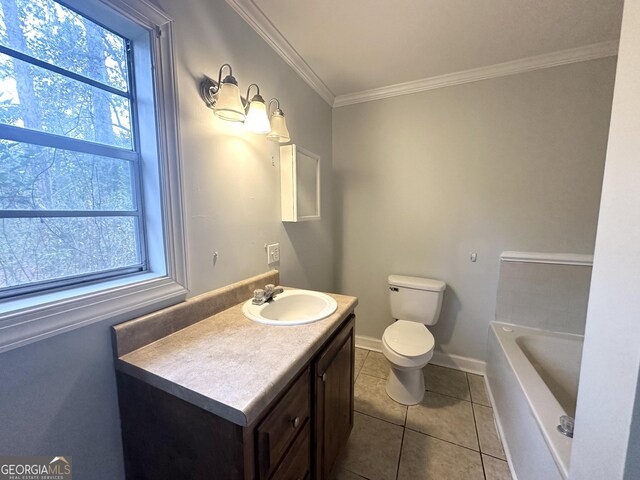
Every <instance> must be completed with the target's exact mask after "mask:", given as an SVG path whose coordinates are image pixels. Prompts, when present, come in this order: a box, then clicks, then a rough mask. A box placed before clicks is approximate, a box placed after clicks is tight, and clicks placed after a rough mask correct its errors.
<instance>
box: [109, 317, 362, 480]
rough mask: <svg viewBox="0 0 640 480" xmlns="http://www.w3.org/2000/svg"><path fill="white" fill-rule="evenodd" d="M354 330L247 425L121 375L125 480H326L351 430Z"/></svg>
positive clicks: (350, 323)
mask: <svg viewBox="0 0 640 480" xmlns="http://www.w3.org/2000/svg"><path fill="white" fill-rule="evenodd" d="M354 325H355V315H353V314H352V315H350V316H349V317H348V318H345V319H344V320H343V322H342V323H341V325H340V327H339V328H338V330H337V331H336V332H335V333H334V334H333V335H332V336H331V337H330V338H329V339H328V340H327V342H325V343H324V344H323V345H322V346H321V347H320V349H319V350H318V352H316V354H315V355H314V356H313V358H312V360H311V361H310V362H309V363H308V364H307V365H305V366H304V368H302V370H301V371H299V372H298V374H297V375H296V376H295V378H294V379H293V380H292V381H291V382H290V383H289V384H288V385H287V386H286V387H285V388H284V389H283V391H282V392H280V395H278V396H277V398H276V399H275V400H274V401H273V402H272V403H271V405H269V406H268V407H267V408H266V409H265V410H264V413H263V414H262V415H261V416H260V417H259V418H258V419H257V420H256V421H255V422H254V423H253V424H251V425H248V426H246V427H242V426H238V425H235V424H233V423H232V422H230V421H228V420H225V419H223V418H221V417H219V416H217V415H214V414H213V413H211V412H208V411H206V410H203V409H201V408H199V407H197V406H195V405H193V404H191V403H189V402H187V401H185V400H182V399H180V398H177V397H175V396H173V395H171V394H169V393H167V392H165V391H163V390H160V389H158V388H156V387H153V386H151V385H149V384H147V383H145V382H144V381H142V380H140V379H137V378H134V377H131V376H130V375H127V374H125V373H123V372H120V371H117V372H116V374H117V380H118V400H119V405H120V417H121V423H122V440H123V448H124V457H125V473H126V477H127V479H135V480H146V479H148V480H163V479H166V480H169V479H170V480H182V479H184V480H200V479H203V480H204V479H207V480H211V479H218V478H219V479H225V480H310V479H316V480H328V479H329V475H330V473H331V471H332V470H333V468H334V466H335V462H336V460H337V458H338V455H339V453H340V451H341V450H342V448H343V447H344V445H345V444H346V442H347V440H348V438H349V434H350V432H351V429H352V427H353V394H354V390H353V388H354V387H353V375H354V372H353V360H354V355H355V344H354Z"/></svg>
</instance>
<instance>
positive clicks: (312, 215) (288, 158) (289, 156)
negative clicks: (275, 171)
mask: <svg viewBox="0 0 640 480" xmlns="http://www.w3.org/2000/svg"><path fill="white" fill-rule="evenodd" d="M280 204H281V206H282V221H283V222H303V221H307V220H320V157H319V156H318V155H316V154H315V153H311V152H309V151H308V150H305V149H303V148H300V147H298V146H297V145H283V146H282V147H280Z"/></svg>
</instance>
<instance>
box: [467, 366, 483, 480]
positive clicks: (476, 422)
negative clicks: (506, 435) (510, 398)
mask: <svg viewBox="0 0 640 480" xmlns="http://www.w3.org/2000/svg"><path fill="white" fill-rule="evenodd" d="M468 382H469V377H467V383H468ZM469 393H471V386H469ZM471 411H472V412H473V425H474V427H475V428H476V438H477V439H478V450H479V453H480V463H481V465H482V474H483V475H484V478H485V480H486V478H487V472H486V471H485V469H484V460H482V446H481V445H480V431H479V429H478V419H477V418H476V410H475V408H473V404H472V405H471Z"/></svg>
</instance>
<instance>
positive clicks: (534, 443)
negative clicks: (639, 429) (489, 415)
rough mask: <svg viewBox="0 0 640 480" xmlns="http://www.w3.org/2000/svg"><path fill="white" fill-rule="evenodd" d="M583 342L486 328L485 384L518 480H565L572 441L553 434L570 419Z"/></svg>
mask: <svg viewBox="0 0 640 480" xmlns="http://www.w3.org/2000/svg"><path fill="white" fill-rule="evenodd" d="M582 343H583V337H582V336H580V335H570V334H566V333H554V332H549V331H546V330H538V329H534V328H528V327H521V326H517V325H511V324H507V323H499V322H491V327H490V329H489V344H488V355H487V376H486V378H487V384H488V387H489V392H490V395H491V397H492V400H493V402H494V406H495V415H496V419H497V423H498V428H499V429H500V433H501V436H502V438H503V442H504V444H505V450H506V451H507V455H508V456H509V459H510V462H511V467H512V469H513V472H514V473H515V475H516V477H517V478H518V480H540V479H545V480H551V479H566V478H567V475H568V472H569V460H570V456H571V442H572V440H571V439H570V438H568V437H566V436H564V435H562V434H561V433H560V432H558V430H557V425H558V423H559V421H560V416H562V415H569V416H571V417H574V416H575V407H576V398H577V392H578V378H579V375H580V360H581V357H582Z"/></svg>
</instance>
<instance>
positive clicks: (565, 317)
mask: <svg viewBox="0 0 640 480" xmlns="http://www.w3.org/2000/svg"><path fill="white" fill-rule="evenodd" d="M590 283H591V267H590V266H586V265H554V264H546V263H523V262H502V263H500V280H499V281H498V293H497V295H496V317H495V318H496V320H498V321H501V322H507V323H515V324H516V325H524V326H527V327H534V328H542V329H544V330H551V331H553V332H565V333H574V334H577V335H584V324H585V322H586V320H587V304H588V302H589V285H590Z"/></svg>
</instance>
